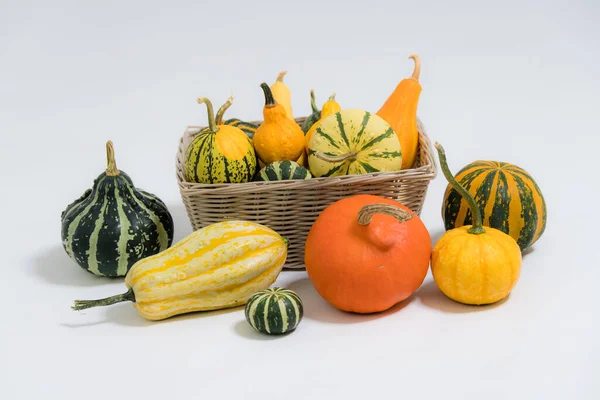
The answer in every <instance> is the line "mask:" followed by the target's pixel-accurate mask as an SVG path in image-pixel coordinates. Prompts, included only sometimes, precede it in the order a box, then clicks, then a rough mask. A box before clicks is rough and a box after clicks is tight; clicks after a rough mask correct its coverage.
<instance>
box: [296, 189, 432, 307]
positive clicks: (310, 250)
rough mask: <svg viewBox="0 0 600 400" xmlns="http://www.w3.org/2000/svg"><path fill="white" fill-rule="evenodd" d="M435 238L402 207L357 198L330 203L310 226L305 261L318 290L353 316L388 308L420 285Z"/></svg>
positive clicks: (372, 198) (370, 197)
mask: <svg viewBox="0 0 600 400" xmlns="http://www.w3.org/2000/svg"><path fill="white" fill-rule="evenodd" d="M430 256H431V238H430V236H429V232H428V231H427V228H425V225H424V224H423V222H422V221H421V219H420V218H419V217H418V216H417V215H416V214H414V213H413V212H412V211H411V210H410V209H409V208H407V207H405V206H404V205H402V204H400V203H398V202H396V201H393V200H390V199H385V198H382V197H379V196H373V195H357V196H353V197H349V198H345V199H342V200H338V201H337V202H335V203H333V204H331V205H330V206H329V207H327V208H326V209H325V210H324V211H323V212H322V213H321V214H320V215H319V217H318V218H317V220H316V221H315V223H314V224H313V226H312V227H311V229H310V231H309V233H308V237H307V239H306V243H305V253H304V263H305V265H306V271H307V273H308V276H309V278H310V279H311V281H312V283H313V285H314V286H315V288H316V290H317V292H318V293H319V294H320V295H321V297H323V298H324V299H325V300H327V301H328V302H329V303H331V304H332V305H333V306H334V307H336V308H338V309H340V310H344V311H350V312H357V313H372V312H379V311H384V310H387V309H388V308H390V307H392V306H393V305H395V304H397V303H399V302H401V301H402V300H404V299H406V298H407V297H409V296H410V295H411V294H412V293H413V292H414V291H415V290H417V289H418V288H419V286H421V284H422V283H423V280H424V279H425V276H426V275H427V270H428V268H429V259H430Z"/></svg>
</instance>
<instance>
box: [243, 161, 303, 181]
mask: <svg viewBox="0 0 600 400" xmlns="http://www.w3.org/2000/svg"><path fill="white" fill-rule="evenodd" d="M310 178H312V175H311V174H310V171H309V170H307V169H306V168H304V167H303V166H302V165H300V164H298V163H297V162H295V161H290V160H284V161H275V162H272V163H271V164H269V165H267V166H266V167H264V168H263V169H261V170H260V172H259V173H258V175H257V176H256V178H255V179H254V180H255V181H287V180H292V179H310Z"/></svg>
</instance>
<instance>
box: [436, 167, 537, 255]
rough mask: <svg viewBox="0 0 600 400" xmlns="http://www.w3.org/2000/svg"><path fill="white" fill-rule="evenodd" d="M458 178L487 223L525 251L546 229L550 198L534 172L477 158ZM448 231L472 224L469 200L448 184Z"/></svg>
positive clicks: (445, 210)
mask: <svg viewBox="0 0 600 400" xmlns="http://www.w3.org/2000/svg"><path fill="white" fill-rule="evenodd" d="M455 179H456V180H457V181H458V182H459V183H460V185H461V186H463V187H464V188H465V189H466V190H467V191H468V192H469V193H470V194H471V196H473V197H474V198H475V201H476V202H477V206H478V208H479V210H480V211H481V217H482V219H483V225H484V226H489V227H492V228H495V229H499V230H501V231H502V232H504V233H507V234H509V235H510V236H511V237H512V238H513V239H515V240H516V241H517V244H518V245H519V247H520V248H521V251H524V250H526V249H527V248H529V247H531V245H533V244H534V243H535V242H536V241H537V240H538V239H539V238H540V237H541V236H542V233H544V230H545V229H546V214H547V213H546V201H545V200H544V196H543V195H542V191H541V190H540V188H539V187H538V185H537V183H536V182H535V181H534V180H533V178H532V177H531V175H530V174H529V173H527V171H525V170H524V169H522V168H520V167H517V166H516V165H513V164H509V163H505V162H497V161H475V162H473V163H470V164H469V165H467V166H466V167H464V168H463V169H462V170H460V171H459V172H458V174H457V175H456V176H455ZM442 218H443V219H444V226H445V228H446V230H450V229H454V228H458V227H461V226H464V225H470V224H472V220H473V217H472V214H471V211H470V209H469V204H468V202H467V201H466V200H465V199H464V198H463V197H462V196H461V195H460V193H459V192H458V191H457V190H456V189H454V188H453V187H452V185H448V187H447V188H446V193H445V194H444V203H443V205H442Z"/></svg>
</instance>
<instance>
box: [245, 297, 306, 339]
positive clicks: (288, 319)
mask: <svg viewBox="0 0 600 400" xmlns="http://www.w3.org/2000/svg"><path fill="white" fill-rule="evenodd" d="M303 313H304V311H303V307H302V300H300V297H298V295H297V294H296V293H295V292H293V291H291V290H288V289H282V288H269V289H265V290H262V291H260V292H258V293H255V294H254V295H252V297H250V299H249V300H248V303H247V304H246V311H245V315H246V320H247V321H248V323H249V324H250V325H251V326H252V327H253V328H254V329H256V330H257V331H259V332H262V333H267V334H281V333H286V332H290V331H293V330H294V329H296V327H297V326H298V324H299V323H300V320H302V316H303Z"/></svg>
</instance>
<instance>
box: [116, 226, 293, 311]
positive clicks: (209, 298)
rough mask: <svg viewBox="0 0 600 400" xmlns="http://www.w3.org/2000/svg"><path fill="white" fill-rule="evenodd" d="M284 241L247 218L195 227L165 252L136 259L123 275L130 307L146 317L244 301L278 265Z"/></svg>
mask: <svg viewBox="0 0 600 400" xmlns="http://www.w3.org/2000/svg"><path fill="white" fill-rule="evenodd" d="M286 257H287V242H286V240H285V239H284V238H282V237H281V236H280V235H278V234H277V233H276V232H275V231H273V230H271V229H269V228H267V227H265V226H263V225H260V224H256V223H252V222H244V221H225V222H220V223H216V224H212V225H209V226H207V227H205V228H202V229H199V230H197V231H195V232H193V233H192V234H190V235H189V236H188V237H186V238H185V239H183V240H182V241H180V242H179V243H178V244H177V245H175V246H173V247H171V248H169V249H168V250H166V251H164V252H162V253H160V254H157V255H155V256H152V257H148V258H146V259H144V260H141V261H140V262H138V263H137V264H136V265H134V266H133V267H132V268H131V270H130V271H129V273H128V274H127V276H126V278H125V284H126V285H127V287H129V288H132V289H133V290H134V293H135V303H134V306H135V308H136V309H137V310H138V311H139V312H140V314H141V315H143V316H144V317H145V318H147V319H164V318H167V317H169V316H172V315H176V314H182V313H184V312H192V311H203V310H215V309H222V308H227V307H234V306H238V305H242V304H245V303H246V301H247V300H248V299H249V298H250V296H251V295H252V294H254V293H256V292H257V291H259V290H263V289H265V288H268V287H269V286H270V285H271V284H273V282H274V281H275V279H276V278H277V276H278V275H279V272H280V271H281V269H282V268H283V264H284V263H285V259H286Z"/></svg>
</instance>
